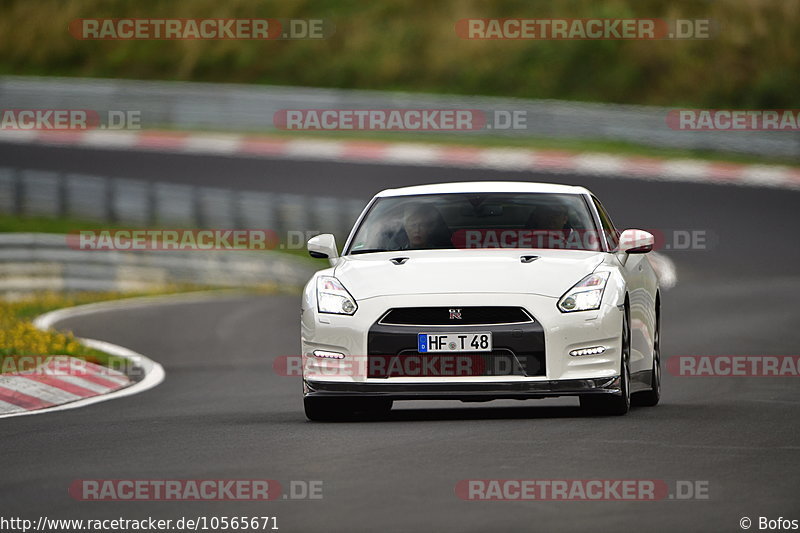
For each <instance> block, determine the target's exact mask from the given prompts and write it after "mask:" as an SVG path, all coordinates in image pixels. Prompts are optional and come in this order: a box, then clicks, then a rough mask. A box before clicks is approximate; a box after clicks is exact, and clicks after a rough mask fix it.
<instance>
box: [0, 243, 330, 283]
mask: <svg viewBox="0 0 800 533" xmlns="http://www.w3.org/2000/svg"><path fill="white" fill-rule="evenodd" d="M315 270H316V268H315V267H314V264H313V263H311V262H310V261H304V260H302V259H299V258H296V257H292V256H289V255H287V254H281V253H278V252H270V251H264V252H250V251H142V250H136V251H100V250H92V251H85V250H75V249H71V248H70V247H69V246H68V245H67V240H66V237H65V235H55V234H49V233H6V234H2V233H0V293H25V292H31V291H42V290H49V291H119V292H127V291H144V290H149V289H156V288H159V287H164V286H174V285H192V286H202V287H260V286H268V285H280V286H289V287H298V286H302V285H303V284H305V282H306V281H308V279H309V278H310V277H311V274H312V273H313V272H314V271H315Z"/></svg>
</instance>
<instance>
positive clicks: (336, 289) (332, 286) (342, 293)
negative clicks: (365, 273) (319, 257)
mask: <svg viewBox="0 0 800 533" xmlns="http://www.w3.org/2000/svg"><path fill="white" fill-rule="evenodd" d="M317 309H319V312H320V313H334V314H337V315H352V314H353V313H355V312H356V309H358V306H357V305H356V301H355V299H354V298H353V297H352V296H350V293H349V292H347V289H345V288H344V285H342V284H341V282H340V281H339V280H338V279H336V278H334V277H332V276H320V277H318V278H317Z"/></svg>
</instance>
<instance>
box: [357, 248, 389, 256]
mask: <svg viewBox="0 0 800 533" xmlns="http://www.w3.org/2000/svg"><path fill="white" fill-rule="evenodd" d="M396 251H397V250H387V249H386V248H361V249H359V250H352V251H351V252H350V255H356V254H373V253H377V252H396Z"/></svg>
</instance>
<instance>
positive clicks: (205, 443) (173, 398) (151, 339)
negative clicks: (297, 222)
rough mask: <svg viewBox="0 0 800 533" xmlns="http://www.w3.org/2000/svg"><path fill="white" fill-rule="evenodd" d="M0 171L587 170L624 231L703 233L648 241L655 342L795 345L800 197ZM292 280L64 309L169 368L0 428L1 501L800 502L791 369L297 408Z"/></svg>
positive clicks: (383, 510)
mask: <svg viewBox="0 0 800 533" xmlns="http://www.w3.org/2000/svg"><path fill="white" fill-rule="evenodd" d="M0 160H2V161H3V165H4V166H19V167H25V168H42V169H47V168H49V169H54V170H56V169H57V170H69V171H76V172H78V171H80V172H87V173H100V174H104V175H118V176H124V177H135V178H139V179H158V180H173V181H184V182H191V183H202V184H215V185H222V186H229V187H237V188H242V189H263V190H282V191H287V192H304V193H314V194H334V195H337V194H338V195H345V196H355V197H361V198H364V199H366V198H367V197H369V196H370V195H371V194H372V193H373V192H375V191H377V190H379V189H382V188H385V187H391V186H399V185H408V184H414V183H426V182H434V181H453V180H474V179H519V180H537V181H555V182H562V183H574V184H581V185H586V186H588V187H590V188H591V189H592V190H593V191H594V192H596V193H597V195H598V196H599V197H600V198H601V199H602V200H603V201H604V203H605V204H606V206H607V207H608V209H609V211H610V212H611V213H612V214H613V215H614V216H615V222H616V223H617V225H618V226H621V227H629V226H634V227H641V228H660V229H663V230H665V231H668V230H671V229H679V230H702V231H706V232H707V234H708V235H711V236H712V237H713V239H712V240H713V242H712V243H711V244H710V245H709V246H708V248H707V249H705V250H693V251H682V252H676V251H666V253H667V254H668V255H669V256H670V257H671V258H672V259H673V260H674V261H675V263H676V265H677V269H678V279H679V282H678V285H677V287H675V288H673V289H671V290H670V291H668V292H666V293H665V294H664V302H663V317H664V325H663V333H662V334H663V341H662V342H663V351H664V356H665V358H668V357H670V356H676V355H790V354H797V353H798V352H797V350H798V348H797V347H798V346H799V345H800V328H798V327H797V326H798V323H800V320H799V319H800V310H799V309H798V305H797V302H798V299H800V274H798V266H797V265H798V264H800V262H798V260H800V257H799V256H800V252H799V251H798V248H797V245H796V238H795V237H793V235H792V234H793V232H794V231H796V229H797V227H798V222H799V221H800V215H798V205H799V204H798V200H800V194H798V193H797V192H789V191H782V190H771V189H756V188H739V187H727V186H716V185H701V184H690V183H685V184H679V183H663V182H646V181H636V180H628V179H609V178H591V177H587V176H580V175H574V174H573V175H563V174H562V175H544V174H543V175H537V174H535V173H531V172H502V173H501V172H488V171H483V170H463V169H447V168H432V167H400V166H385V165H368V164H337V163H328V162H298V161H280V160H265V159H252V160H250V159H232V158H225V157H196V156H180V155H167V154H138V153H132V152H110V151H106V150H102V151H93V150H84V149H73V148H44V147H26V146H16V145H0ZM298 303H299V297H298V296H293V295H281V296H248V295H243V296H229V297H225V298H222V299H214V300H209V301H206V302H191V303H173V304H161V305H155V306H152V307H148V308H131V309H123V310H117V311H110V312H104V313H102V314H94V315H86V316H82V317H79V318H74V319H68V320H65V321H64V322H62V323H60V324H59V327H62V328H67V329H71V330H73V331H74V332H75V333H76V334H78V335H80V336H86V337H91V338H97V339H101V340H106V341H110V342H114V343H116V344H120V345H123V346H126V347H129V348H131V349H133V350H136V351H138V352H140V353H143V354H145V355H147V356H148V357H150V358H152V359H154V360H156V361H158V362H160V363H161V364H162V365H164V368H165V370H166V373H167V377H166V380H165V382H164V383H163V384H161V385H160V386H158V387H157V388H155V389H153V390H150V391H147V392H145V393H143V394H139V395H136V396H133V397H129V398H123V399H119V400H114V401H110V402H104V403H100V404H97V405H93V406H90V407H86V408H83V409H76V410H72V411H66V412H62V413H55V414H49V415H41V416H30V417H21V418H15V419H8V420H4V421H2V423H0V428H1V429H0V433H2V444H3V467H2V476H1V477H0V480H1V481H0V491H2V512H0V515H2V516H20V517H26V518H33V519H36V518H37V517H38V516H40V515H46V516H48V517H51V518H56V517H57V518H71V517H83V518H117V517H120V516H122V517H125V518H144V517H147V516H157V517H161V518H173V519H174V518H177V517H180V516H191V517H196V516H209V517H210V516H233V515H240V516H264V515H270V516H277V517H278V526H279V527H280V529H281V530H283V531H301V532H306V531H328V532H332V531H561V530H565V531H567V530H568V531H586V530H593V531H613V530H630V529H644V530H652V531H678V530H680V531H741V529H740V527H739V520H740V518H741V517H744V516H748V517H750V518H751V519H753V520H754V521H755V522H756V524H754V526H753V528H751V529H753V530H756V529H757V519H758V517H759V516H765V517H770V518H778V517H780V516H782V517H784V518H791V519H800V503H798V499H797V494H798V489H800V461H798V460H797V457H798V453H799V452H800V429H799V428H798V424H797V412H798V407H800V395H799V394H798V382H797V379H796V378H794V379H793V378H685V377H675V376H671V375H665V376H664V395H663V397H662V403H661V404H660V405H659V406H658V407H656V408H638V409H634V410H633V411H632V412H631V413H629V415H628V416H625V417H621V418H591V417H586V416H584V415H583V414H582V413H581V412H580V411H579V410H578V409H577V402H576V401H575V400H570V399H563V400H562V399H559V400H543V401H531V402H513V401H503V402H493V403H489V404H461V403H455V402H435V403H421V402H409V403H399V404H397V406H396V408H395V409H394V410H393V411H392V414H391V415H390V417H389V418H388V419H387V420H383V421H370V422H365V421H362V422H343V423H330V424H319V423H311V422H307V421H306V420H305V418H304V416H303V412H302V405H301V401H300V384H299V382H298V380H297V379H296V378H289V377H283V376H279V375H276V374H275V373H274V372H273V366H272V362H273V359H274V358H275V357H277V356H281V355H295V354H296V352H297V350H298V346H299V342H298V330H299V327H298V307H299V306H298ZM128 478H132V479H221V478H249V479H253V478H267V479H275V480H278V481H280V482H281V483H282V484H283V485H284V486H286V485H288V483H289V481H290V480H322V481H323V487H324V489H323V499H321V500H308V501H290V500H278V501H274V502H266V503H255V502H208V503H195V502H135V503H134V502H78V501H75V500H73V499H72V498H70V496H69V495H68V493H67V488H68V486H69V485H70V483H71V482H72V481H73V480H75V479H128ZM529 478H530V479H663V480H666V481H667V482H668V483H674V482H675V481H676V480H689V481H701V482H707V483H708V487H709V495H710V498H709V499H707V500H690V501H681V500H674V499H673V500H669V499H668V500H665V501H658V502H620V501H616V502H469V501H462V500H460V499H459V498H458V497H457V496H456V495H455V492H454V489H455V485H456V483H457V482H458V481H459V480H463V479H529Z"/></svg>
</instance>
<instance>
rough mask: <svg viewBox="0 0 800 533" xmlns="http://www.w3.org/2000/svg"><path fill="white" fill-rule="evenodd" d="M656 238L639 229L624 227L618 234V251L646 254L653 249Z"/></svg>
mask: <svg viewBox="0 0 800 533" xmlns="http://www.w3.org/2000/svg"><path fill="white" fill-rule="evenodd" d="M655 242H656V239H655V237H653V234H652V233H648V232H646V231H644V230H641V229H626V230H625V231H623V232H622V235H620V236H619V251H620V252H624V253H627V254H646V253H647V252H651V251H652V250H653V244H655Z"/></svg>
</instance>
